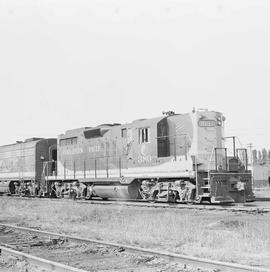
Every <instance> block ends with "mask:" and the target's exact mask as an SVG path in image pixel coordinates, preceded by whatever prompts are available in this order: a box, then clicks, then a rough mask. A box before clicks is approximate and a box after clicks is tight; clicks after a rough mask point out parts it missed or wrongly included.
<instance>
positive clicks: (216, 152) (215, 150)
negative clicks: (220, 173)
mask: <svg viewBox="0 0 270 272" xmlns="http://www.w3.org/2000/svg"><path fill="white" fill-rule="evenodd" d="M215 165H216V171H217V149H216V148H215Z"/></svg>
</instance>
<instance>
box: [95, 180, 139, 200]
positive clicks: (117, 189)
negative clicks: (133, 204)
mask: <svg viewBox="0 0 270 272" xmlns="http://www.w3.org/2000/svg"><path fill="white" fill-rule="evenodd" d="M138 189H139V186H138V183H135V182H134V183H131V184H128V185H120V184H110V185H101V184H100V185H99V184H97V185H94V186H93V190H94V192H95V195H96V196H99V197H101V198H120V199H138V198H139V190H138Z"/></svg>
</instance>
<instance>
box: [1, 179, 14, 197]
mask: <svg viewBox="0 0 270 272" xmlns="http://www.w3.org/2000/svg"><path fill="white" fill-rule="evenodd" d="M14 193H15V185H14V182H13V181H1V182H0V194H14Z"/></svg>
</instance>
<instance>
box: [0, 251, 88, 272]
mask: <svg viewBox="0 0 270 272" xmlns="http://www.w3.org/2000/svg"><path fill="white" fill-rule="evenodd" d="M0 255H12V256H15V257H18V258H21V259H22V260H23V261H26V262H27V263H31V264H32V265H34V266H36V267H42V268H45V269H47V270H48V271H54V272H87V271H86V270H82V269H78V268H75V267H71V266H68V265H64V264H61V263H58V262H53V261H50V260H47V259H43V258H39V257H36V256H34V255H30V254H26V253H23V252H20V251H18V250H14V249H10V248H9V247H4V246H0Z"/></svg>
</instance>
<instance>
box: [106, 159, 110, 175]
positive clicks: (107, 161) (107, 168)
mask: <svg viewBox="0 0 270 272" xmlns="http://www.w3.org/2000/svg"><path fill="white" fill-rule="evenodd" d="M106 173H107V178H108V177H109V158H108V157H107V158H106Z"/></svg>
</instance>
